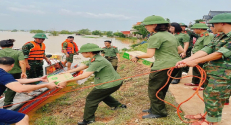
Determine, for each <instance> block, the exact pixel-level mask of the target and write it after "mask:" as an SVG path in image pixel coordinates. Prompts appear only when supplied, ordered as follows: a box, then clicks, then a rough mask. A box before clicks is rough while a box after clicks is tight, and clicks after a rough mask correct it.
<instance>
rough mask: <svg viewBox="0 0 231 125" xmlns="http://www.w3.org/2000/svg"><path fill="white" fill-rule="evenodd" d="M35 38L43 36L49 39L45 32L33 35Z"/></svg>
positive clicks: (42, 37)
mask: <svg viewBox="0 0 231 125" xmlns="http://www.w3.org/2000/svg"><path fill="white" fill-rule="evenodd" d="M33 38H41V39H48V38H47V36H46V34H44V33H37V34H35V35H34V36H33Z"/></svg>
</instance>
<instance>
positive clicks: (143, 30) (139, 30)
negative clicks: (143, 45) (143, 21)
mask: <svg viewBox="0 0 231 125" xmlns="http://www.w3.org/2000/svg"><path fill="white" fill-rule="evenodd" d="M133 29H135V30H136V32H134V34H135V35H136V34H139V35H142V37H143V38H145V37H146V36H147V35H148V34H149V32H148V31H147V30H146V28H145V27H144V26H143V25H136V26H134V27H133Z"/></svg>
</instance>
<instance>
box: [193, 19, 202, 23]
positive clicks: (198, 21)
mask: <svg viewBox="0 0 231 125" xmlns="http://www.w3.org/2000/svg"><path fill="white" fill-rule="evenodd" d="M200 22H204V20H203V19H198V20H195V23H200Z"/></svg>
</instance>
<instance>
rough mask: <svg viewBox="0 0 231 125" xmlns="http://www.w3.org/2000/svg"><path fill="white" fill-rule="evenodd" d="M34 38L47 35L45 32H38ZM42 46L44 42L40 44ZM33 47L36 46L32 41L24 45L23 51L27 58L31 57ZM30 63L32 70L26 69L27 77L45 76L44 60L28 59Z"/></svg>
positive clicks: (43, 37)
mask: <svg viewBox="0 0 231 125" xmlns="http://www.w3.org/2000/svg"><path fill="white" fill-rule="evenodd" d="M33 38H42V39H47V37H46V35H45V34H43V33H37V34H35V35H34V37H33ZM40 46H42V44H40ZM32 48H34V45H33V44H32V43H27V44H25V45H24V46H23V47H22V52H23V54H24V58H25V59H27V58H28V57H29V54H30V50H31V49H32ZM44 56H45V52H44ZM28 63H29V65H30V70H28V69H27V70H26V75H27V78H37V77H41V76H43V60H28Z"/></svg>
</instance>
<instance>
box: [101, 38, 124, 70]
mask: <svg viewBox="0 0 231 125" xmlns="http://www.w3.org/2000/svg"><path fill="white" fill-rule="evenodd" d="M104 45H105V47H103V51H102V56H104V57H105V58H106V59H107V60H108V61H109V62H111V64H112V66H113V67H114V69H115V70H117V67H118V62H120V54H119V51H118V49H117V47H115V46H111V41H109V40H106V41H104Z"/></svg>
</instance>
